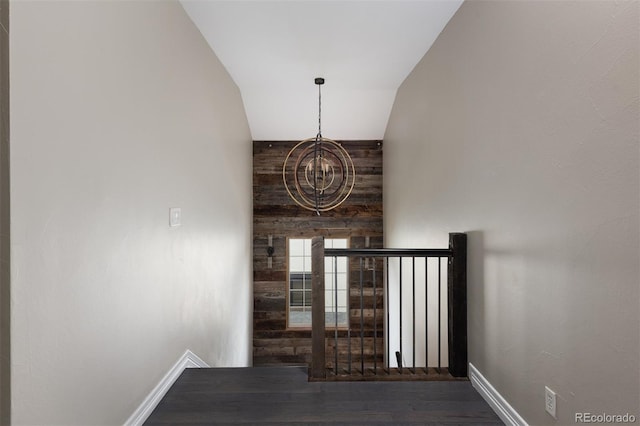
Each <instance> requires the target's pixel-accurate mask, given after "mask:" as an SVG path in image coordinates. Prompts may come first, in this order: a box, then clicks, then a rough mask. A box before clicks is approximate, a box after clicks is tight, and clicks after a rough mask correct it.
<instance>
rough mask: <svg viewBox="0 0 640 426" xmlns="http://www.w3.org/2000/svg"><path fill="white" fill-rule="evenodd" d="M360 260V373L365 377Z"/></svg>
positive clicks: (361, 260) (362, 283)
mask: <svg viewBox="0 0 640 426" xmlns="http://www.w3.org/2000/svg"><path fill="white" fill-rule="evenodd" d="M363 265H364V263H363V258H362V257H361V258H360V373H361V374H362V375H364V270H363Z"/></svg>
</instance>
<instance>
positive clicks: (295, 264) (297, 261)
mask: <svg viewBox="0 0 640 426" xmlns="http://www.w3.org/2000/svg"><path fill="white" fill-rule="evenodd" d="M303 260H304V258H303V257H291V258H289V271H290V272H304V261H303Z"/></svg>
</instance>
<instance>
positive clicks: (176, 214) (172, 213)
mask: <svg viewBox="0 0 640 426" xmlns="http://www.w3.org/2000/svg"><path fill="white" fill-rule="evenodd" d="M181 220H182V210H180V207H171V208H170V209H169V226H180V224H181Z"/></svg>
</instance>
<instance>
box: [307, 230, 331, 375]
mask: <svg viewBox="0 0 640 426" xmlns="http://www.w3.org/2000/svg"><path fill="white" fill-rule="evenodd" d="M324 317H325V314H324V237H313V239H312V240H311V378H313V379H325V378H326V377H327V369H326V365H325V364H326V363H325V342H324V340H325V335H324V321H325V319H324Z"/></svg>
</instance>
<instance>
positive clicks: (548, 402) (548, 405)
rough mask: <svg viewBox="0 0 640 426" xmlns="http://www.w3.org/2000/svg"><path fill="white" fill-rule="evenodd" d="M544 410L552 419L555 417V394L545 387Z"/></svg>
mask: <svg viewBox="0 0 640 426" xmlns="http://www.w3.org/2000/svg"><path fill="white" fill-rule="evenodd" d="M544 409H545V410H546V411H547V413H549V414H551V416H553V418H554V419H557V417H556V393H555V392H554V391H552V390H551V389H549V388H548V387H547V386H545V387H544Z"/></svg>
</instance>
